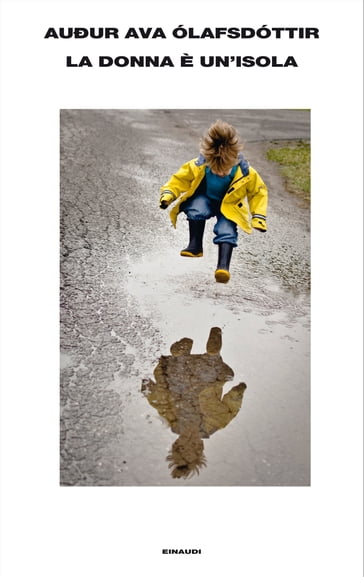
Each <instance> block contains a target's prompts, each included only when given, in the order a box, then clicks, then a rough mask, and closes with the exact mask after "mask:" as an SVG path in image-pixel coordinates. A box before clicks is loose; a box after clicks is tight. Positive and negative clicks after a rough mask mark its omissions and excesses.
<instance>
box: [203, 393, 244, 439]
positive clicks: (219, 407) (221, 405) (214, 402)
mask: <svg viewBox="0 0 364 577" xmlns="http://www.w3.org/2000/svg"><path fill="white" fill-rule="evenodd" d="M245 389H246V385H245V384H244V383H240V384H239V385H236V386H235V387H233V388H232V389H231V390H230V391H229V392H228V393H226V394H225V395H224V396H223V397H222V399H221V398H220V397H219V390H218V389H217V388H216V387H209V388H208V389H205V390H204V391H203V392H202V394H201V395H200V406H201V409H202V414H203V421H204V425H205V428H206V430H207V431H208V433H209V434H211V433H213V432H215V431H217V430H218V429H223V428H224V427H226V425H228V424H229V423H230V421H232V420H233V419H234V417H236V415H237V414H238V412H239V411H240V408H241V405H242V402H243V395H244V391H245ZM220 390H221V389H220Z"/></svg>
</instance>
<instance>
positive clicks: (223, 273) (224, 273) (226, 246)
mask: <svg viewBox="0 0 364 577" xmlns="http://www.w3.org/2000/svg"><path fill="white" fill-rule="evenodd" d="M233 248H234V246H233V245H232V244H230V243H228V242H221V243H219V257H218V261H217V268H216V270H215V279H216V282H222V283H227V282H229V280H230V273H229V267H230V261H231V255H232V253H233Z"/></svg>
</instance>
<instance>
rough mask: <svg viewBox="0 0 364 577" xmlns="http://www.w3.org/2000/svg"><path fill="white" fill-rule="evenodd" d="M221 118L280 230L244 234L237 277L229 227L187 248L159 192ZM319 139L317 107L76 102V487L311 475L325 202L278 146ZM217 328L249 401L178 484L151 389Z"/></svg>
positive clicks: (69, 352)
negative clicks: (273, 146) (186, 251)
mask: <svg viewBox="0 0 364 577" xmlns="http://www.w3.org/2000/svg"><path fill="white" fill-rule="evenodd" d="M217 118H222V119H223V120H226V121H227V122H231V123H232V124H234V125H235V126H236V127H237V129H238V130H239V132H240V134H241V136H242V138H243V140H244V142H245V150H244V154H245V156H246V158H247V159H248V160H249V162H250V164H251V165H252V166H253V167H254V168H255V169H256V170H258V172H259V173H260V174H261V176H262V178H263V180H264V181H265V182H266V184H267V186H268V189H269V211H268V219H267V223H268V232H267V233H266V234H261V233H259V232H254V233H253V234H252V235H246V234H244V233H243V232H242V231H241V232H240V234H239V246H238V248H236V249H235V250H234V253H233V258H232V264H231V280H230V282H229V283H228V284H227V285H219V284H217V283H216V282H215V279H214V270H215V265H216V257H217V254H216V247H215V246H214V245H213V244H212V226H213V222H212V221H209V222H208V223H207V226H206V233H205V254H204V257H203V258H202V259H186V258H182V257H180V256H179V251H180V249H181V248H183V247H184V246H185V245H186V241H187V223H186V221H185V220H184V217H183V216H181V217H180V219H179V222H178V226H177V229H176V230H175V229H173V227H172V226H171V224H170V221H169V218H168V211H162V210H160V209H159V202H158V201H159V188H160V186H161V185H162V184H164V183H165V182H166V181H167V179H168V178H169V176H170V175H171V174H172V173H173V172H174V171H175V170H176V169H177V168H178V167H179V166H180V165H181V164H182V163H183V162H185V161H187V160H189V159H191V158H193V157H194V156H197V155H198V142H199V138H200V137H201V135H202V133H203V132H204V131H205V129H206V128H207V127H208V126H209V125H210V124H211V123H212V122H213V121H214V120H216V119H217ZM309 138H310V113H309V111H305V110H178V109H177V110H88V109H85V110H62V111H61V116H60V185H61V196H60V216H61V222H60V241H61V242H60V245H61V247H60V248H61V259H60V278H61V287H60V289H61V290H60V341H61V373H60V404H61V424H60V431H61V434H60V440H61V447H60V451H61V458H60V465H61V467H60V469H61V470H60V483H61V485H64V486H123V485H124V486H158V485H171V486H184V485H211V486H218V485H222V486H227V485H229V486H230V485H241V486H283V485H284V486H298V485H309V483H310V380H309V368H310V210H309V206H307V205H305V204H304V203H303V202H302V201H301V200H300V199H298V198H296V197H294V196H292V195H291V194H290V193H288V192H286V190H285V188H284V184H283V181H282V178H281V176H280V173H279V168H278V166H277V165H275V164H273V163H271V162H269V161H268V160H267V159H266V156H265V151H266V149H267V148H269V146H270V143H271V142H273V141H274V142H279V141H286V140H295V139H305V140H309ZM212 327H219V328H220V329H221V335H222V347H221V358H222V360H223V362H224V363H226V364H227V365H228V366H229V367H230V368H231V369H232V373H233V376H232V378H231V382H229V383H228V384H227V386H226V390H229V389H230V388H231V387H234V386H236V385H238V383H241V382H244V383H245V384H246V390H245V392H244V402H243V403H242V405H241V408H240V410H239V411H238V412H237V414H236V415H235V416H234V418H233V419H232V420H231V421H230V422H229V423H228V424H227V425H226V426H224V427H222V428H220V429H219V430H216V431H215V432H214V433H213V434H211V435H210V437H209V438H205V439H204V451H205V462H206V466H205V467H204V468H203V469H201V470H200V471H199V474H197V473H196V474H194V475H193V476H191V477H189V478H172V476H171V474H170V470H169V468H168V463H167V461H166V458H167V455H168V453H169V451H170V449H171V446H172V444H173V443H174V442H175V441H176V439H177V435H176V432H175V431H173V430H172V429H171V427H170V426H169V423H168V421H167V420H166V419H163V418H162V417H161V415H160V414H159V413H158V411H156V410H155V409H154V408H153V406H151V404H150V403H148V401H147V399H146V397H145V395H144V394H143V391H142V388H143V387H142V384H143V382H144V383H145V382H146V381H147V380H148V379H153V373H154V370H155V368H156V367H157V366H158V363H159V361H160V359H161V357H163V356H166V355H169V354H170V347H171V345H172V344H173V343H175V342H176V341H179V340H181V339H185V338H188V339H192V341H193V346H192V355H198V354H200V355H201V354H203V353H205V350H206V341H207V338H208V335H209V333H210V330H211V328H212ZM182 376H183V375H181V377H182Z"/></svg>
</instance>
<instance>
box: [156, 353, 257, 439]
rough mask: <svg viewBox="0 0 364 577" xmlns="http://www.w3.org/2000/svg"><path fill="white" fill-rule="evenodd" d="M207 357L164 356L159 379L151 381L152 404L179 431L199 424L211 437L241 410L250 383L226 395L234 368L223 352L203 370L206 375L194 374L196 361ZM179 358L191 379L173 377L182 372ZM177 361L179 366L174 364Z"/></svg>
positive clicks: (158, 371) (172, 427) (206, 434)
mask: <svg viewBox="0 0 364 577" xmlns="http://www.w3.org/2000/svg"><path fill="white" fill-rule="evenodd" d="M206 357H207V355H193V356H190V357H184V358H183V359H181V357H179V358H178V357H177V358H176V357H162V358H161V360H160V363H159V364H158V366H157V368H156V370H155V372H154V375H155V378H156V382H155V383H154V382H153V381H151V380H150V381H149V383H148V386H147V389H148V393H147V395H146V396H147V399H148V401H149V403H150V404H151V405H152V407H154V408H155V409H156V410H157V411H158V413H159V414H160V416H161V417H163V419H165V420H166V421H167V422H168V424H169V426H170V427H171V429H172V431H173V432H174V433H176V434H181V433H182V432H183V431H184V430H187V429H188V428H189V427H195V426H198V428H199V430H200V436H201V438H207V437H209V436H210V435H211V434H212V433H214V432H215V431H217V430H218V429H222V428H224V427H226V425H228V424H229V423H230V421H231V420H232V419H233V418H234V417H235V416H236V415H237V414H238V412H239V410H240V407H241V404H242V400H243V394H244V391H245V389H246V385H245V384H243V383H240V384H239V385H236V386H235V387H233V388H232V389H231V390H230V391H229V392H228V393H226V394H225V395H224V396H222V394H223V385H224V382H225V381H226V380H230V379H231V378H232V375H233V371H232V370H231V369H230V367H228V365H226V364H225V363H223V362H222V360H221V357H220V356H219V355H216V356H215V357H210V359H209V363H210V365H209V369H208V370H207V371H206V372H205V370H204V371H203V372H202V375H203V376H202V375H201V377H202V378H199V376H198V375H196V374H195V376H191V370H190V369H195V367H196V361H197V363H199V361H200V362H201V361H204V360H205V358H206ZM179 361H182V362H183V368H184V371H185V372H184V374H185V375H186V376H187V375H189V379H186V380H184V379H183V377H182V379H181V377H178V376H176V377H175V378H174V377H173V376H172V375H173V374H175V375H181V371H180V370H178V363H179ZM175 363H176V364H177V365H176V366H175V367H173V365H174V364H175ZM167 365H168V366H167ZM181 368H182V366H181ZM174 369H177V370H176V371H175V370H174ZM182 374H183V372H182ZM169 375H170V376H169ZM206 375H207V379H206ZM182 381H183V382H182ZM208 381H209V382H208Z"/></svg>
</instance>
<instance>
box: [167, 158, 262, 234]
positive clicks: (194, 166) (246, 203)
mask: <svg viewBox="0 0 364 577" xmlns="http://www.w3.org/2000/svg"><path fill="white" fill-rule="evenodd" d="M240 160H241V162H240V163H239V165H238V169H237V171H236V173H235V176H234V179H233V181H232V182H231V184H230V186H229V188H228V190H227V192H226V193H225V196H224V198H223V200H222V202H221V207H220V210H221V212H222V214H223V215H224V216H225V217H226V218H228V219H229V220H232V221H233V222H235V223H236V224H237V225H238V226H239V227H240V228H241V229H242V230H244V231H245V232H246V233H248V234H251V232H252V226H251V218H256V217H263V218H264V220H265V218H266V215H267V205H268V190H267V187H266V185H265V184H264V182H263V180H262V179H261V177H260V176H259V174H258V173H257V171H256V170H254V168H252V167H251V166H248V163H247V161H246V160H245V159H244V158H242V157H241V159H240ZM205 171H206V163H205V159H204V158H203V156H202V155H200V156H199V157H198V158H194V159H192V160H190V161H188V162H186V163H185V164H183V165H182V166H181V167H180V168H179V170H178V171H177V172H176V173H175V174H173V175H172V176H171V178H170V179H169V181H168V182H167V183H166V184H165V185H164V186H162V187H161V189H160V190H161V195H163V194H164V193H166V192H168V193H171V194H172V195H173V196H174V200H177V202H176V203H175V204H174V206H173V207H172V209H171V211H170V213H169V214H170V219H171V221H172V224H173V226H174V227H176V224H177V217H178V214H179V213H180V206H181V203H182V202H184V201H185V200H187V199H188V198H190V197H191V196H193V195H194V194H195V193H196V192H197V191H198V190H201V187H202V186H203V180H204V176H205Z"/></svg>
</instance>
